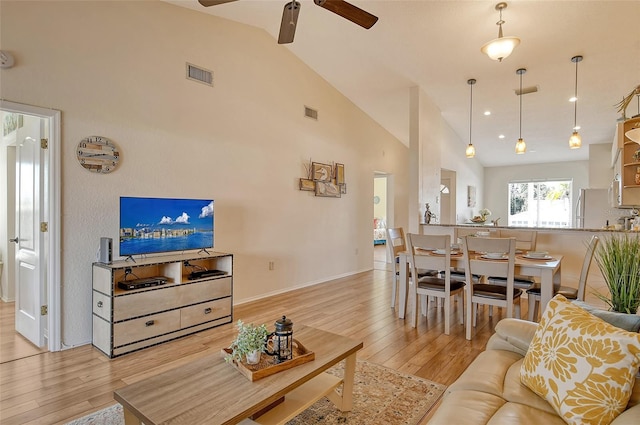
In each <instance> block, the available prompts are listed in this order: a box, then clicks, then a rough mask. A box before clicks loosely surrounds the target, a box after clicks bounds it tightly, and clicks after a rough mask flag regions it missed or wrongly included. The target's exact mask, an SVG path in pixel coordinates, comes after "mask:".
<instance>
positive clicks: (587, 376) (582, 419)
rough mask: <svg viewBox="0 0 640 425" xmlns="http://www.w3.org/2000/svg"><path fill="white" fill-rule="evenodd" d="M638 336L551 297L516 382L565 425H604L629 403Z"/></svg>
mask: <svg viewBox="0 0 640 425" xmlns="http://www.w3.org/2000/svg"><path fill="white" fill-rule="evenodd" d="M639 365H640V334H637V333H632V332H627V331H624V330H622V329H620V328H617V327H615V326H612V325H610V324H608V323H606V322H604V321H603V320H601V319H599V318H597V317H595V316H593V315H591V314H589V313H588V312H586V311H585V310H583V309H581V308H580V307H578V306H576V305H574V304H572V303H571V302H569V301H568V300H567V299H566V298H565V297H563V296H562V295H556V296H555V297H554V298H553V299H552V300H551V301H550V302H549V305H548V306H547V308H546V310H545V312H544V313H543V316H542V319H541V320H540V324H539V325H538V328H537V330H536V333H535V335H534V337H533V340H532V341H531V346H530V347H529V350H528V351H527V354H526V355H525V358H524V361H523V363H522V368H521V376H520V378H521V381H522V383H523V384H525V385H526V386H528V387H529V388H531V390H532V391H533V392H535V393H536V394H538V395H540V396H541V397H543V398H544V399H546V400H547V401H548V402H549V404H551V406H553V408H554V409H556V411H557V412H558V414H559V415H560V416H561V417H562V418H563V419H564V420H565V422H567V423H569V424H590V423H598V424H608V423H610V422H611V421H612V420H613V419H615V417H616V416H618V415H619V414H620V413H622V412H623V411H624V410H625V408H626V406H627V402H628V401H629V397H630V395H631V390H632V388H633V384H634V380H635V375H636V374H637V373H638V366H639Z"/></svg>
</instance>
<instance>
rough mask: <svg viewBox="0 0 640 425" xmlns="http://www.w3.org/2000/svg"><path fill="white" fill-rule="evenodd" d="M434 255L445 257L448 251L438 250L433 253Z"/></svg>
mask: <svg viewBox="0 0 640 425" xmlns="http://www.w3.org/2000/svg"><path fill="white" fill-rule="evenodd" d="M433 253H434V254H439V255H444V254H446V253H447V250H446V249H442V248H441V249H436V250H434V251H433Z"/></svg>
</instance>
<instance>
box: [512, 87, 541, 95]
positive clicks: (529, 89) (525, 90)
mask: <svg viewBox="0 0 640 425" xmlns="http://www.w3.org/2000/svg"><path fill="white" fill-rule="evenodd" d="M538 89H539V87H538V86H531V87H523V88H522V93H520V89H515V90H514V91H515V92H516V96H520V95H521V94H529V93H535V92H537V91H538Z"/></svg>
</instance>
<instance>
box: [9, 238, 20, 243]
mask: <svg viewBox="0 0 640 425" xmlns="http://www.w3.org/2000/svg"><path fill="white" fill-rule="evenodd" d="M18 240H19V239H18V238H13V239H9V242H15V243H18Z"/></svg>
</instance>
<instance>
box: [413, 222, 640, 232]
mask: <svg viewBox="0 0 640 425" xmlns="http://www.w3.org/2000/svg"><path fill="white" fill-rule="evenodd" d="M420 226H421V227H422V226H425V227H437V226H439V227H447V228H451V227H465V228H468V227H477V228H478V229H486V228H490V229H510V230H536V231H538V232H554V231H556V232H558V231H561V232H571V231H577V232H585V231H587V232H618V233H624V232H633V233H639V232H637V231H633V230H624V229H613V228H609V229H605V228H604V227H602V228H599V229H579V228H575V227H518V226H494V225H493V224H479V223H458V224H425V223H420Z"/></svg>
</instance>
